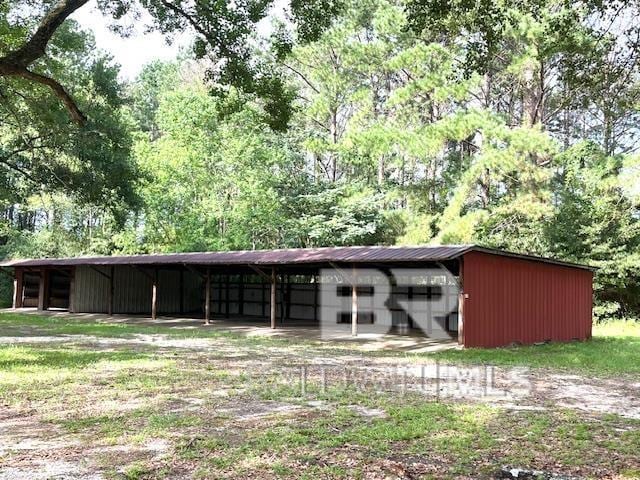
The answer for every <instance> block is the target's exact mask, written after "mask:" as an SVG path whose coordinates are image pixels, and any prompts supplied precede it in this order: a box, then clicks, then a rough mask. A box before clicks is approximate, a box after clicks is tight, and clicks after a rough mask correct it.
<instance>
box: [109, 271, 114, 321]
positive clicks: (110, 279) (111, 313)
mask: <svg viewBox="0 0 640 480" xmlns="http://www.w3.org/2000/svg"><path fill="white" fill-rule="evenodd" d="M114 273H115V268H114V267H113V265H112V266H111V267H109V305H108V307H107V313H108V314H109V316H110V317H111V316H112V315H113V292H114V279H113V275H114Z"/></svg>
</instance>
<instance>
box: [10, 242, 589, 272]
mask: <svg viewBox="0 0 640 480" xmlns="http://www.w3.org/2000/svg"><path fill="white" fill-rule="evenodd" d="M471 250H474V251H482V252H484V253H490V254H495V255H507V256H514V257H519V258H524V259H528V260H535V261H543V262H549V263H556V264H561V265H567V266H573V267H579V268H590V267H588V266H586V265H578V264H572V263H568V262H561V261H558V260H552V259H546V258H542V257H533V256H528V255H520V254H515V253H510V252H505V251H502V250H495V249H489V248H484V247H478V246H475V245H443V246H417V247H322V248H291V249H282V250H240V251H230V252H194V253H166V254H148V255H123V256H103V257H73V258H42V259H27V260H10V261H6V262H3V263H0V267H44V266H49V267H65V266H74V265H176V264H184V265H285V264H289V265H290V264H313V263H324V264H326V263H330V262H347V263H384V262H429V261H431V262H441V261H446V260H452V259H455V258H458V257H460V256H461V255H463V254H465V253H467V252H469V251H471Z"/></svg>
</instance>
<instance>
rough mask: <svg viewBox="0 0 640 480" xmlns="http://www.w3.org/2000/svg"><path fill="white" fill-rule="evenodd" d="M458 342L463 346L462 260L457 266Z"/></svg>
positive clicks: (463, 295)
mask: <svg viewBox="0 0 640 480" xmlns="http://www.w3.org/2000/svg"><path fill="white" fill-rule="evenodd" d="M458 289H459V292H458V343H459V344H460V345H463V346H464V300H465V293H464V260H463V259H460V263H459V266H458Z"/></svg>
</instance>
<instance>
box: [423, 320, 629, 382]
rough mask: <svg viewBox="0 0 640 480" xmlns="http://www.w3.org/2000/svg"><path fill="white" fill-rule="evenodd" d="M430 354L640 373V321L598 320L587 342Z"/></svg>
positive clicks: (602, 372) (465, 360)
mask: <svg viewBox="0 0 640 480" xmlns="http://www.w3.org/2000/svg"><path fill="white" fill-rule="evenodd" d="M418 357H419V358H425V357H424V356H421V355H418ZM427 357H428V358H434V359H440V360H445V361H448V362H455V363H469V364H489V365H501V366H526V367H544V368H554V369H563V370H567V371H574V372H580V373H586V374H596V375H618V374H640V323H637V322H609V323H604V324H597V325H595V326H594V329H593V338H592V339H591V340H588V341H584V342H570V343H550V344H546V345H532V346H519V347H505V348H493V349H481V348H469V349H465V350H448V351H443V352H437V353H434V354H430V355H428V356H427Z"/></svg>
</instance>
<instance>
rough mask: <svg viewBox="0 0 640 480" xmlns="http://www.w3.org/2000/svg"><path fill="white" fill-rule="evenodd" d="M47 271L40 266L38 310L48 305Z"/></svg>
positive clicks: (44, 308)
mask: <svg viewBox="0 0 640 480" xmlns="http://www.w3.org/2000/svg"><path fill="white" fill-rule="evenodd" d="M48 296H49V271H48V270H47V269H46V268H44V267H42V268H41V269H40V284H39V289H38V310H46V309H47V307H48V306H49V305H48V304H49V299H48V298H47V297H48Z"/></svg>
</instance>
